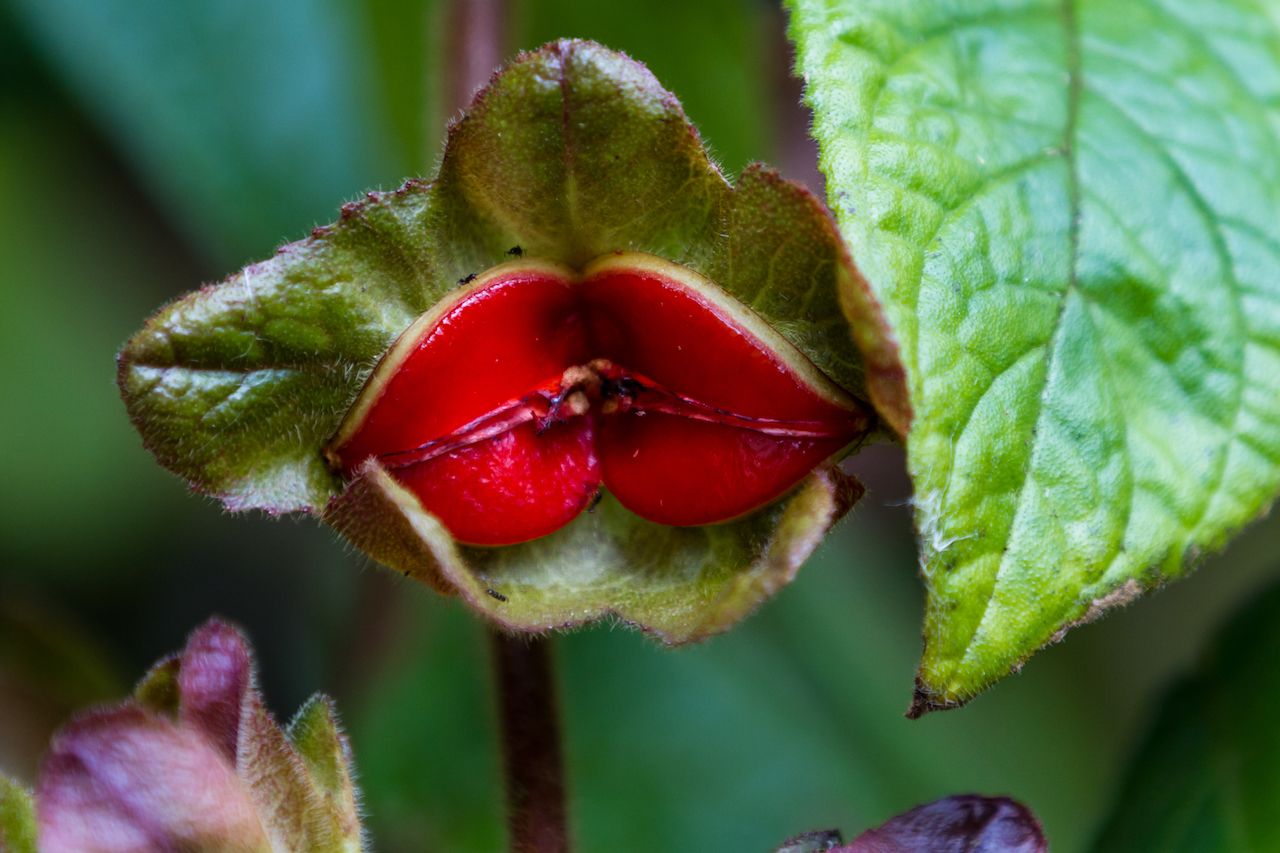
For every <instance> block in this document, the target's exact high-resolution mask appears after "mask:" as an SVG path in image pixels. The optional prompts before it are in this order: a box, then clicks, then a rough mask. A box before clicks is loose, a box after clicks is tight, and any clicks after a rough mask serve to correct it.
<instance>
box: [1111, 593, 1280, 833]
mask: <svg viewBox="0 0 1280 853" xmlns="http://www.w3.org/2000/svg"><path fill="white" fill-rule="evenodd" d="M1278 657H1280V589H1273V590H1271V592H1269V593H1268V594H1267V595H1266V596H1264V597H1263V598H1262V599H1261V600H1260V601H1257V602H1255V603H1254V604H1253V605H1251V606H1250V607H1249V608H1248V609H1247V611H1246V612H1245V613H1243V614H1241V616H1240V618H1239V619H1238V620H1236V622H1235V623H1234V624H1232V625H1231V626H1230V627H1229V628H1228V629H1227V630H1226V631H1225V632H1224V634H1223V636H1221V637H1220V638H1219V640H1218V643H1217V644H1216V647H1215V649H1214V650H1213V652H1212V654H1210V655H1209V657H1208V659H1207V660H1205V661H1204V663H1203V665H1202V667H1201V669H1200V672H1199V673H1198V674H1197V675H1196V676H1195V677H1193V678H1189V679H1187V680H1186V681H1184V682H1183V683H1181V684H1179V685H1178V686H1177V688H1176V689H1174V690H1173V691H1172V692H1171V693H1170V694H1169V696H1167V697H1166V698H1165V700H1164V702H1163V704H1162V706H1161V711H1160V713H1159V716H1158V717H1157V719H1156V721H1155V725H1154V726H1153V727H1152V729H1151V732H1150V734H1149V735H1148V737H1147V740H1146V743H1145V744H1144V745H1143V747H1142V749H1141V751H1140V752H1139V754H1138V757H1137V760H1136V762H1135V763H1134V766H1133V767H1132V769H1131V770H1130V773H1129V776H1128V779H1127V780H1126V781H1125V783H1124V785H1123V787H1122V789H1121V793H1120V795H1119V796H1118V797H1116V798H1113V801H1112V809H1113V811H1112V817H1111V820H1110V822H1109V823H1108V825H1107V827H1106V829H1105V830H1104V831H1103V833H1102V837H1101V839H1100V841H1099V843H1098V845H1097V847H1096V849H1097V850H1098V851H1099V853H1106V851H1113V850H1114V851H1128V850H1158V851H1162V853H1175V851H1185V853H1192V851H1194V853H1218V851H1221V853H1228V851H1237V850H1276V849H1280V822H1277V821H1276V816H1275V804H1276V802H1277V799H1280V774H1278V773H1276V767H1277V765H1278V764H1280V729H1277V728H1276V725H1275V708H1276V703H1277V702H1280V695H1277V694H1278V691H1277V690H1276V687H1275V681H1274V679H1272V678H1270V677H1269V676H1270V674H1271V673H1272V672H1274V670H1275V662H1276V660H1277V658H1278Z"/></svg>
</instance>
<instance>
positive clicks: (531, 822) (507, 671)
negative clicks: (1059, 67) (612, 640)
mask: <svg viewBox="0 0 1280 853" xmlns="http://www.w3.org/2000/svg"><path fill="white" fill-rule="evenodd" d="M490 636H491V637H492V641H493V642H492V645H493V660H494V673H495V675H496V676H497V678H496V680H497V687H498V723H499V725H500V727H501V729H502V758H503V766H504V768H505V769H506V781H507V823H508V826H509V828H510V834H511V835H510V838H511V850H512V851H514V853H564V851H567V850H568V849H569V830H568V826H567V822H566V818H565V798H564V760H563V758H562V757H561V754H560V720H559V715H558V713H557V709H556V697H555V679H554V676H553V674H552V671H551V641H550V640H548V639H543V638H526V637H511V636H508V635H506V634H502V633H500V632H498V631H494V630H490Z"/></svg>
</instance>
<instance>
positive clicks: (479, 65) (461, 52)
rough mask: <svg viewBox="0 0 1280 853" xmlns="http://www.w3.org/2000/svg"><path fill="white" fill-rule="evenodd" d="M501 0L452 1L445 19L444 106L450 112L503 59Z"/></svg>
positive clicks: (467, 98) (462, 104) (459, 106)
mask: <svg viewBox="0 0 1280 853" xmlns="http://www.w3.org/2000/svg"><path fill="white" fill-rule="evenodd" d="M505 7H506V3H505V2H504V0H452V2H450V3H449V6H448V9H447V11H446V13H445V14H446V15H447V18H446V20H445V39H446V41H445V63H446V64H445V68H444V80H445V93H444V96H445V106H446V107H447V108H448V109H449V111H450V112H451V113H453V114H454V115H456V114H457V112H458V111H459V110H461V109H462V108H463V107H465V106H467V104H469V103H470V102H471V96H472V95H473V94H475V91H476V89H478V88H480V87H481V86H483V85H484V84H485V83H486V82H488V80H489V77H490V75H492V74H493V72H494V69H496V68H497V67H498V65H499V64H500V63H501V62H502V60H503V59H505V58H506V55H505V54H506V47H507V39H506V33H505V31H504V27H503V24H504V22H505V20H506V8H505Z"/></svg>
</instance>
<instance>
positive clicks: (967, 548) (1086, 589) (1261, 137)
mask: <svg viewBox="0 0 1280 853" xmlns="http://www.w3.org/2000/svg"><path fill="white" fill-rule="evenodd" d="M791 9H792V14H793V18H792V35H793V37H794V39H795V41H796V42H797V44H798V45H799V48H800V68H801V70H802V71H803V72H804V75H805V77H806V79H807V81H808V101H809V103H810V105H811V106H812V108H813V111H814V116H815V128H814V132H815V134H816V136H817V137H818V140H819V143H820V144H821V147H822V167H823V169H824V171H825V172H826V174H827V177H828V190H829V194H830V197H831V200H832V203H833V206H834V207H835V210H836V214H837V218H838V220H839V222H840V225H841V228H842V230H843V232H844V235H845V237H846V239H847V240H848V241H849V243H850V245H851V248H852V250H853V252H854V253H855V255H856V256H857V257H858V261H859V265H860V267H861V268H862V271H863V273H864V274H865V275H866V276H867V278H868V280H869V281H870V283H871V285H872V289H873V291H874V292H875V295H876V297H877V298H878V299H879V301H880V302H881V304H882V305H883V306H884V312H885V314H886V316H887V318H888V320H889V325H890V326H891V327H892V334H893V337H892V339H887V340H884V341H882V345H883V346H886V347H887V346H890V345H891V344H892V343H893V342H894V341H896V344H897V348H898V351H899V353H900V356H901V361H902V366H903V368H904V369H905V374H906V383H907V389H908V391H909V400H910V410H913V411H914V415H912V414H911V411H910V410H908V409H906V408H905V407H899V408H897V409H896V410H895V409H894V408H892V407H890V408H887V409H886V410H885V414H886V417H887V418H888V419H890V420H892V421H893V423H894V424H895V426H897V427H898V428H899V429H900V430H901V431H902V433H903V434H904V435H905V437H906V439H907V446H908V449H909V465H910V471H911V474H912V477H913V479H914V481H915V490H916V494H915V507H916V511H917V513H918V515H917V524H918V527H919V530H920V539H921V548H922V550H923V555H922V566H923V572H924V576H925V580H926V582H927V584H928V589H929V601H928V609H927V615H926V619H925V631H924V633H925V650H924V658H923V661H922V663H921V667H920V671H919V677H918V690H917V696H916V702H915V705H914V708H913V710H914V712H916V713H919V712H921V711H924V710H928V709H931V708H937V707H947V706H951V705H954V704H957V703H960V702H963V701H965V700H966V699H968V698H969V697H971V696H973V695H974V694H976V693H977V692H979V691H980V690H982V689H984V688H985V687H987V686H988V685H990V684H991V683H992V682H994V681H996V680H997V679H999V678H1001V677H1003V676H1004V675H1006V674H1007V673H1009V672H1010V671H1012V670H1014V669H1016V668H1017V667H1018V666H1019V665H1021V663H1022V662H1023V661H1025V660H1026V658H1027V657H1028V656H1030V655H1031V654H1032V653H1033V652H1034V651H1035V650H1036V649H1038V648H1040V647H1041V646H1043V645H1045V644H1046V643H1050V642H1053V641H1054V640H1056V639H1058V638H1059V637H1061V636H1062V634H1063V633H1064V632H1065V631H1066V630H1068V629H1069V628H1070V627H1072V626H1073V625H1076V624H1079V623H1081V622H1084V621H1088V620H1090V619H1092V618H1094V617H1096V616H1097V615H1099V614H1100V613H1102V612H1103V611H1104V610H1106V609H1108V608H1110V607H1114V606H1116V605H1119V604H1122V603H1124V602H1127V601H1129V600H1131V599H1133V598H1135V597H1137V596H1138V595H1140V594H1141V593H1143V592H1144V591H1146V590H1148V589H1150V588H1152V587H1154V586H1157V585H1159V584H1160V583H1162V582H1163V581H1165V580H1167V579H1169V578H1172V577H1176V576H1178V575H1180V574H1182V573H1183V572H1184V571H1186V567H1187V565H1188V563H1189V561H1190V560H1191V558H1193V557H1194V556H1195V555H1196V554H1198V553H1200V552H1201V551H1203V550H1205V549H1210V548H1216V547H1219V546H1221V545H1222V544H1223V543H1224V542H1225V541H1226V539H1227V537H1228V536H1229V535H1230V534H1231V533H1232V532H1233V531H1235V530H1236V529H1238V528H1239V527H1240V526H1241V525H1242V524H1244V523H1246V522H1247V521H1249V520H1250V519H1252V518H1253V517H1255V516H1256V515H1258V513H1259V512H1260V511H1262V510H1263V508H1264V507H1265V506H1266V505H1267V504H1268V503H1269V502H1270V501H1271V500H1272V498H1273V496H1274V495H1275V493H1276V490H1277V485H1278V484H1280V467H1278V463H1280V277H1278V276H1277V269H1280V217H1277V211H1280V139H1278V136H1280V132H1278V129H1280V20H1278V19H1277V18H1276V15H1275V10H1274V7H1273V6H1269V5H1267V4H1264V3H1262V2H1253V1H1251V0H1142V2H1124V3H1116V2H1111V0H1092V2H1085V0H1063V2H1059V0H1052V2H1050V1H1049V0H1012V2H1005V0H1001V1H1000V2H994V0H986V1H985V2H972V3H964V4H956V3H949V2H934V1H933V0H923V2H911V3H902V2H896V0H893V1H892V2H890V0H857V2H853V0H791ZM872 390H873V392H874V391H875V386H874V384H873V385H872ZM880 399H881V402H882V403H883V401H884V399H885V397H884V395H881V398H880Z"/></svg>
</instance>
